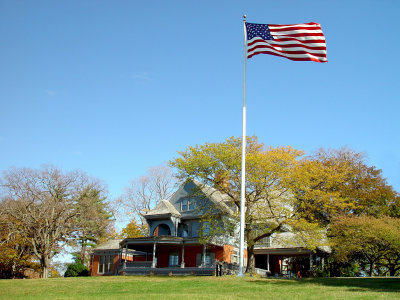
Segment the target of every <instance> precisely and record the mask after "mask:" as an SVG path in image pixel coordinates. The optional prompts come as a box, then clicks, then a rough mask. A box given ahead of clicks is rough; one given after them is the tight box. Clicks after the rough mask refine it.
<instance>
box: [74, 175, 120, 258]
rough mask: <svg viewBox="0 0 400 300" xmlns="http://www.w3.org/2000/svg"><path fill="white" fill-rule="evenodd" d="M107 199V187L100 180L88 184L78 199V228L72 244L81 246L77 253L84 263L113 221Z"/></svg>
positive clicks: (76, 218) (76, 221)
mask: <svg viewBox="0 0 400 300" xmlns="http://www.w3.org/2000/svg"><path fill="white" fill-rule="evenodd" d="M106 199H107V197H106V196H105V188H103V187H101V184H100V183H99V182H98V181H93V182H92V183H91V184H89V185H88V186H86V187H85V188H84V189H83V190H82V191H81V192H80V194H79V196H78V197H77V199H76V203H75V210H76V212H77V214H76V216H75V218H74V224H75V226H76V229H77V230H76V231H75V234H74V239H73V240H72V241H71V244H72V245H73V246H77V247H78V248H79V249H78V251H77V252H76V253H75V255H76V256H77V259H78V260H80V262H81V263H82V264H85V263H87V261H88V259H87V256H88V251H89V250H90V248H92V247H94V246H95V245H96V244H97V242H98V241H99V239H101V238H102V237H104V236H105V235H106V233H107V228H108V227H109V226H110V225H111V224H112V222H113V219H112V217H113V213H112V212H111V208H110V206H109V203H108V202H106Z"/></svg>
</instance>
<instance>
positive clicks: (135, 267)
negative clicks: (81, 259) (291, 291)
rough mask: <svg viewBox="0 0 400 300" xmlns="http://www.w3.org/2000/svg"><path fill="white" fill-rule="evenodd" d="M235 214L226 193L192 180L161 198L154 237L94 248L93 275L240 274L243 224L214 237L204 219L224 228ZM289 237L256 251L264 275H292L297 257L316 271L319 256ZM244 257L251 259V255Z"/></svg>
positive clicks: (151, 218)
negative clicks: (285, 243)
mask: <svg viewBox="0 0 400 300" xmlns="http://www.w3.org/2000/svg"><path fill="white" fill-rule="evenodd" d="M235 212H236V208H235V207H232V206H231V201H229V198H228V196H227V195H225V194H224V193H222V192H220V191H218V190H217V189H215V188H213V187H209V186H206V185H204V184H202V183H200V182H197V181H189V182H186V183H185V184H183V185H182V186H181V187H180V188H179V189H178V190H177V191H176V192H175V193H174V194H173V195H172V197H171V198H170V199H169V200H161V201H160V202H159V203H158V204H157V205H156V207H155V208H154V209H152V210H151V211H149V212H148V213H147V214H146V216H145V218H146V221H147V223H148V225H149V229H150V236H148V237H143V238H128V239H124V240H121V241H110V242H109V243H108V244H106V245H101V246H99V247H98V248H96V249H94V251H93V253H92V259H91V275H92V276H98V275H135V274H137V275H139V274H140V275H149V274H154V275H213V274H216V273H221V272H222V271H223V272H224V273H230V272H235V271H236V270H237V263H238V260H239V244H238V232H239V228H238V226H237V225H238V224H236V226H233V229H232V230H227V231H226V232H224V233H222V234H221V233H219V234H217V235H215V234H213V235H210V234H209V233H210V232H209V231H210V226H209V224H208V222H206V221H205V218H204V217H205V216H207V215H210V216H215V217H216V218H217V220H218V221H217V222H220V224H221V226H222V224H223V222H224V219H228V221H229V219H230V220H231V221H233V220H234V219H233V215H234V214H235ZM214 219H215V218H214ZM285 235H290V232H282V233H278V234H276V235H275V236H273V237H272V238H270V239H267V240H265V241H263V244H260V245H258V246H257V247H256V248H255V258H256V260H255V262H256V268H257V271H258V272H259V273H262V274H271V275H275V276H282V275H286V276H290V274H291V272H290V262H291V260H293V258H295V259H296V258H297V262H299V261H302V265H303V269H307V270H310V269H311V268H312V264H313V260H315V254H313V253H311V251H309V250H307V249H305V248H304V247H301V246H300V245H299V246H296V247H284V246H282V244H281V242H280V241H281V240H282V237H284V236H285ZM244 256H245V260H247V257H246V253H245V255H244ZM313 256H314V257H313ZM320 256H321V255H320ZM289 258H290V259H289ZM305 258H306V259H305ZM292 269H293V268H292ZM297 271H298V270H296V272H297ZM292 273H293V270H292Z"/></svg>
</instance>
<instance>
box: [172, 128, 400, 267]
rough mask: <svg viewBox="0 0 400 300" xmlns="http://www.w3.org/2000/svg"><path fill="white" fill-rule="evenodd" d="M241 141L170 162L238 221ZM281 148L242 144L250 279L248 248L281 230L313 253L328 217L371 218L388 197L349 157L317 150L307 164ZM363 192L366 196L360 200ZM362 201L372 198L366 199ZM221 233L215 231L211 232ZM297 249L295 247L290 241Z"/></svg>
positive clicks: (250, 141) (378, 180)
mask: <svg viewBox="0 0 400 300" xmlns="http://www.w3.org/2000/svg"><path fill="white" fill-rule="evenodd" d="M241 145H242V141H241V138H235V137H231V138H229V139H227V140H226V141H225V142H222V143H206V144H204V145H200V146H199V145H197V146H194V147H188V148H187V149H186V150H185V151H182V152H178V153H179V155H180V157H178V158H175V159H174V160H172V161H171V162H170V165H171V166H172V167H174V168H176V169H177V171H178V176H179V177H180V179H182V180H188V179H191V180H197V181H199V182H201V183H203V184H205V185H209V186H213V187H215V188H217V189H218V190H220V191H221V192H223V193H225V194H226V195H227V196H228V198H229V201H230V202H231V206H232V207H236V210H235V211H236V214H235V215H234V216H229V217H233V218H236V219H237V221H238V216H239V210H240V184H241ZM304 154H305V153H304V152H303V151H301V150H297V149H294V148H292V147H290V146H286V147H276V148H273V147H265V146H264V145H263V144H262V143H259V142H258V138H257V137H255V136H253V137H247V143H246V197H245V199H246V204H245V206H246V211H245V224H246V227H245V239H246V242H247V251H248V258H249V259H248V263H247V271H248V272H254V246H255V244H256V243H257V242H259V241H260V240H262V239H263V238H267V237H270V236H271V235H272V234H274V233H276V232H279V231H281V230H290V231H292V232H294V233H296V234H295V235H294V236H295V239H300V240H301V242H302V244H304V245H305V246H306V247H308V248H310V249H311V250H314V249H315V248H316V247H317V246H320V245H321V243H322V242H323V240H324V228H325V226H326V225H327V224H328V223H329V222H330V220H331V219H332V217H333V216H335V215H338V214H342V213H346V212H347V213H356V212H361V211H365V210H368V209H370V208H369V206H370V205H371V204H372V205H373V206H375V208H374V210H375V211H376V213H379V212H380V211H382V210H383V209H386V208H384V207H385V204H387V203H389V202H390V201H392V199H393V197H394V196H395V193H394V192H393V190H392V189H391V187H388V186H387V184H386V181H385V180H384V179H383V178H382V177H381V176H380V171H379V170H376V169H375V168H368V167H367V166H366V165H365V164H364V161H363V157H362V156H361V155H359V154H357V153H354V152H353V151H351V150H347V149H342V150H336V151H327V152H326V151H324V150H320V151H318V152H317V153H316V154H315V155H313V156H307V157H306V156H304ZM367 191H368V192H367ZM368 195H373V198H372V197H369V196H368ZM218 226H220V224H218ZM292 242H293V243H298V242H299V241H292Z"/></svg>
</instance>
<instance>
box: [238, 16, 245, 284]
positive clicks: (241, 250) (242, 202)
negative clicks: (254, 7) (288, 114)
mask: <svg viewBox="0 0 400 300" xmlns="http://www.w3.org/2000/svg"><path fill="white" fill-rule="evenodd" d="M243 31H244V45H243V125H242V183H241V186H240V248H239V273H238V277H244V272H243V269H244V267H243V263H244V226H245V222H244V221H245V220H244V219H245V215H244V211H245V202H246V197H245V196H246V59H247V31H246V15H244V16H243Z"/></svg>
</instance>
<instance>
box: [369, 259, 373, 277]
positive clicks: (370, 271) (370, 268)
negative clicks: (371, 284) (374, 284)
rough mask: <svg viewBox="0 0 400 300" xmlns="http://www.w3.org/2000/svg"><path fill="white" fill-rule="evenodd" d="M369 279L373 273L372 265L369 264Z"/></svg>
mask: <svg viewBox="0 0 400 300" xmlns="http://www.w3.org/2000/svg"><path fill="white" fill-rule="evenodd" d="M369 266H370V267H369V277H372V272H373V271H374V263H373V262H371V263H370V265H369Z"/></svg>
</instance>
